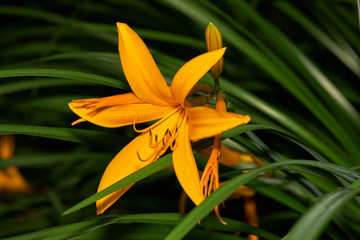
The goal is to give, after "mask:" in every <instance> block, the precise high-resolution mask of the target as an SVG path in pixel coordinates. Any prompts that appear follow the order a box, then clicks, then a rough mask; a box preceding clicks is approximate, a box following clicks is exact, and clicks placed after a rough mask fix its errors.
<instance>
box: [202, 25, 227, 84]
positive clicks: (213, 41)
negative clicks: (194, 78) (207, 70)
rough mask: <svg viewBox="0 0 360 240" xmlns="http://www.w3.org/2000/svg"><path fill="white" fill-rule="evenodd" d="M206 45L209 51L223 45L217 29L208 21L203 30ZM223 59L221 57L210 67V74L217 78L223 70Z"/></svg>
mask: <svg viewBox="0 0 360 240" xmlns="http://www.w3.org/2000/svg"><path fill="white" fill-rule="evenodd" d="M205 40H206V46H207V49H208V51H209V52H211V51H215V50H218V49H220V48H222V47H223V44H222V37H221V33H220V31H219V29H218V28H217V27H216V26H215V25H214V24H213V23H209V25H208V26H207V28H206V30H205ZM223 65H224V60H223V58H221V59H220V60H219V61H218V62H217V63H216V64H215V65H214V66H213V67H212V68H211V75H212V77H213V78H214V79H215V80H217V79H219V76H220V74H221V73H222V71H223Z"/></svg>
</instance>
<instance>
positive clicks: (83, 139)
mask: <svg viewBox="0 0 360 240" xmlns="http://www.w3.org/2000/svg"><path fill="white" fill-rule="evenodd" d="M6 134H21V135H30V136H37V137H45V138H52V139H58V140H64V141H69V142H76V143H84V144H90V145H94V146H101V147H106V148H110V149H117V150H119V149H120V147H121V146H124V145H125V142H129V141H126V140H127V139H124V137H123V136H120V135H117V134H113V133H107V132H100V131H95V130H85V129H76V128H58V127H43V126H27V125H10V124H0V135H6Z"/></svg>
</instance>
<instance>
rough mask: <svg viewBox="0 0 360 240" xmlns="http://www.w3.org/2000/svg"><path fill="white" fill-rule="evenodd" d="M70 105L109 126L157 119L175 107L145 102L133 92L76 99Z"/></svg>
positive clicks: (91, 119) (98, 123)
mask: <svg viewBox="0 0 360 240" xmlns="http://www.w3.org/2000/svg"><path fill="white" fill-rule="evenodd" d="M69 107H70V109H71V110H72V111H73V112H74V113H76V114H77V115H78V116H79V117H81V118H82V119H85V120H86V121H89V122H91V123H93V124H96V125H99V126H102V127H108V128H115V127H122V126H126V125H131V124H134V123H141V122H148V121H152V120H156V119H159V118H161V117H163V116H165V115H166V114H168V113H169V112H171V111H172V110H173V109H174V107H172V106H155V105H152V104H150V103H145V102H143V101H142V100H141V99H139V98H138V97H136V96H135V95H134V94H133V93H127V94H122V95H115V96H111V97H105V98H97V99H84V100H75V101H72V102H71V103H69ZM80 121H83V120H80ZM75 123H77V122H75Z"/></svg>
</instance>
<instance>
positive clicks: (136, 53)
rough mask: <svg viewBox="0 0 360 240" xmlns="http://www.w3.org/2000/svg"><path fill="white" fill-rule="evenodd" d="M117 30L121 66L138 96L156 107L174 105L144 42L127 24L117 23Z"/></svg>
mask: <svg viewBox="0 0 360 240" xmlns="http://www.w3.org/2000/svg"><path fill="white" fill-rule="evenodd" d="M117 28H118V33H119V53H120V59H121V65H122V68H123V71H124V74H125V76H126V79H127V81H128V83H129V85H130V87H131V89H132V90H133V92H134V93H135V94H136V96H138V97H139V98H141V99H142V100H143V101H145V102H148V103H152V104H155V105H165V106H166V105H169V103H171V102H172V103H174V101H173V99H172V96H171V94H170V91H169V88H168V86H167V84H166V81H165V79H164V77H163V76H162V74H161V73H160V70H159V68H158V67H157V66H156V63H155V61H154V58H153V57H152V55H151V53H150V51H149V50H148V48H147V47H146V45H145V43H144V42H143V40H142V39H141V38H140V37H139V36H138V35H137V34H136V33H135V32H134V31H133V30H132V29H131V28H130V27H129V26H128V25H127V24H125V23H117Z"/></svg>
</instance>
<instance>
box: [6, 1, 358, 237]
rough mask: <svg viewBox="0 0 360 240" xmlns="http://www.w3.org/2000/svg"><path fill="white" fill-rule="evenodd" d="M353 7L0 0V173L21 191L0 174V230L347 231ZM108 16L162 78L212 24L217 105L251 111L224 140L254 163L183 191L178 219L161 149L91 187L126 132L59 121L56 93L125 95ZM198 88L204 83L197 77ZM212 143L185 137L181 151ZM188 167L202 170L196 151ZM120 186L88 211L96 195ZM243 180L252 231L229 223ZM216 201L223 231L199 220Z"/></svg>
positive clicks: (350, 216) (352, 171)
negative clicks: (200, 198)
mask: <svg viewBox="0 0 360 240" xmlns="http://www.w3.org/2000/svg"><path fill="white" fill-rule="evenodd" d="M15 4H16V5H15ZM358 9H359V8H358V5H357V2H356V1H355V0H339V1H333V0H312V1H301V0H296V1H286V0H275V1H265V0H236V1H235V0H223V1H206V0H199V1H191V0H159V1H145V0H144V1H142V0H139V1H132V0H118V1H115V0H106V1H88V0H86V1H85V0H82V1H69V0H64V1H2V2H1V3H0V16H1V20H2V24H1V27H0V36H1V37H0V49H1V51H0V135H14V136H15V153H14V155H13V157H12V158H11V159H9V160H4V161H3V160H0V173H1V172H3V171H6V169H8V168H9V167H11V166H15V167H17V168H18V169H19V170H20V172H21V174H22V175H23V176H24V179H26V181H27V182H28V183H29V185H30V186H31V189H30V190H28V191H23V192H19V193H15V192H11V191H10V192H9V191H5V190H4V189H5V188H4V189H3V188H2V187H1V186H2V183H1V182H0V238H4V239H70V238H71V239H183V238H185V239H209V240H210V239H246V238H247V237H248V234H252V235H256V236H258V237H259V238H260V239H270V240H272V239H273V240H275V239H282V238H283V239H286V240H304V239H306V240H311V239H336V240H344V239H360V228H359V226H360V201H359V199H358V198H357V196H358V195H359V194H360V180H359V179H360V172H359V169H360V115H359V107H360V97H359V92H360V85H359V81H360V41H359V32H360V28H359V17H358V12H357V11H358ZM116 22H123V23H127V24H128V25H129V26H130V27H131V28H132V29H134V31H136V32H137V33H138V34H139V36H140V37H141V38H142V39H143V40H144V41H145V43H146V44H147V46H148V48H149V49H150V51H151V53H152V54H153V56H154V59H155V61H156V63H157V65H158V66H159V68H160V71H161V72H162V74H163V75H164V76H165V78H166V80H169V82H168V84H170V81H171V79H172V78H173V76H174V74H175V73H176V71H177V70H178V69H179V68H180V67H181V66H182V65H183V64H184V63H185V62H187V61H189V60H190V59H192V58H194V57H195V56H197V55H200V54H202V53H204V52H206V51H207V49H206V44H205V38H204V33H205V28H206V26H207V25H208V23H209V22H213V23H214V24H215V25H216V26H217V27H218V29H219V30H220V31H221V34H222V38H223V43H224V46H225V47H227V50H226V53H225V55H224V72H223V74H222V75H221V77H220V86H221V88H222V89H223V90H224V91H225V93H226V95H227V107H228V111H229V112H236V113H239V114H242V115H250V116H251V122H250V123H249V124H247V125H241V126H238V127H236V128H234V129H231V130H229V131H227V132H224V133H223V134H222V139H223V143H224V144H227V145H228V146H230V147H231V148H233V149H236V150H238V151H241V152H242V153H245V154H251V155H248V156H255V157H256V159H259V160H260V161H261V162H263V163H264V164H262V165H261V166H255V165H254V164H253V165H251V164H250V165H249V164H245V163H239V164H237V165H235V166H223V165H220V170H219V172H220V180H221V181H225V180H226V181H227V182H226V184H224V185H221V186H220V188H219V189H218V190H216V191H215V192H213V193H212V194H211V195H210V196H209V197H208V198H206V199H205V201H204V202H202V203H201V204H200V205H199V206H194V205H193V204H192V203H191V201H187V208H186V213H179V207H178V206H179V201H180V200H179V197H180V195H181V193H182V189H181V187H180V185H179V183H178V181H177V179H176V176H175V174H174V171H173V169H172V167H171V165H172V161H171V159H172V156H171V153H168V152H166V154H165V155H164V156H163V157H161V158H160V159H159V160H158V161H155V162H153V163H151V164H150V165H148V166H146V167H145V168H143V169H141V170H139V171H137V172H135V173H133V174H131V175H130V176H128V177H126V178H124V179H123V180H121V181H119V182H117V183H115V184H114V185H112V186H110V187H109V188H107V189H105V190H103V191H101V192H99V193H96V190H97V186H98V184H99V181H100V179H101V176H102V174H103V172H104V170H105V168H106V166H107V164H108V163H109V162H110V161H111V159H113V157H114V156H115V155H116V154H117V153H118V152H119V150H121V149H122V148H123V147H124V146H126V145H127V144H128V143H129V142H130V141H131V140H132V139H134V138H135V137H136V136H137V133H135V132H134V131H133V128H132V126H127V127H122V128H112V129H110V128H102V127H99V126H96V125H93V124H91V123H81V124H78V125H76V126H71V123H72V122H73V121H75V120H77V118H78V117H77V116H76V115H75V114H74V113H73V112H72V111H71V110H70V109H69V107H68V103H69V102H70V101H71V100H73V99H84V98H97V97H106V96H111V95H116V94H122V93H127V92H129V91H131V89H130V87H129V84H128V82H127V81H126V78H125V76H124V73H123V71H122V66H121V63H120V59H119V54H118V46H117V44H118V36H117V30H116ZM200 83H204V84H210V85H213V79H212V78H211V75H210V73H208V74H207V75H205V76H204V77H203V78H202V79H201V80H200ZM147 126H148V125H146V124H143V125H141V124H139V126H137V127H139V128H145V127H147ZM0 143H1V142H0ZM211 143H212V139H205V140H202V141H200V142H194V143H193V145H192V148H193V150H194V153H196V152H197V151H199V150H201V149H202V148H204V147H207V146H209V145H211ZM0 145H1V144H0ZM0 150H1V149H0ZM196 161H197V164H198V166H199V169H200V170H202V169H203V168H204V166H205V163H206V159H204V158H203V157H200V156H196ZM245 170H246V171H245ZM248 170H250V171H248ZM0 181H2V180H1V176H0ZM134 182H137V183H136V184H135V185H134V186H133V187H132V188H131V189H130V190H129V191H128V192H127V193H126V194H125V195H124V196H123V197H121V198H120V199H119V200H118V201H117V202H116V203H115V204H114V205H113V206H112V207H110V208H109V209H108V210H107V211H106V212H105V213H104V214H103V215H99V216H97V215H96V207H95V202H96V201H97V200H98V199H100V198H102V197H103V196H106V195H107V194H109V193H112V192H114V191H116V190H118V189H120V188H122V187H125V186H127V185H129V184H132V183H134ZM242 185H246V186H247V187H249V188H251V189H253V190H254V191H255V192H256V193H255V195H254V196H253V197H252V198H253V199H254V200H255V202H256V207H257V215H258V218H259V223H260V224H259V226H258V227H255V226H252V225H250V224H248V223H247V222H244V218H245V217H244V215H245V213H244V207H243V206H244V204H245V200H244V199H242V198H237V199H232V200H227V199H228V197H230V196H231V195H232V193H233V192H234V191H236V190H237V189H238V188H239V187H240V186H242ZM226 200H227V201H226ZM225 201H226V202H225ZM222 202H225V208H222V207H221V208H220V214H221V216H222V219H223V220H224V221H225V222H227V224H226V225H223V224H222V223H220V222H219V221H218V219H217V218H216V217H215V216H212V214H211V212H212V211H213V210H214V207H215V206H217V205H219V204H220V206H221V203H222ZM249 236H250V235H249Z"/></svg>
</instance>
